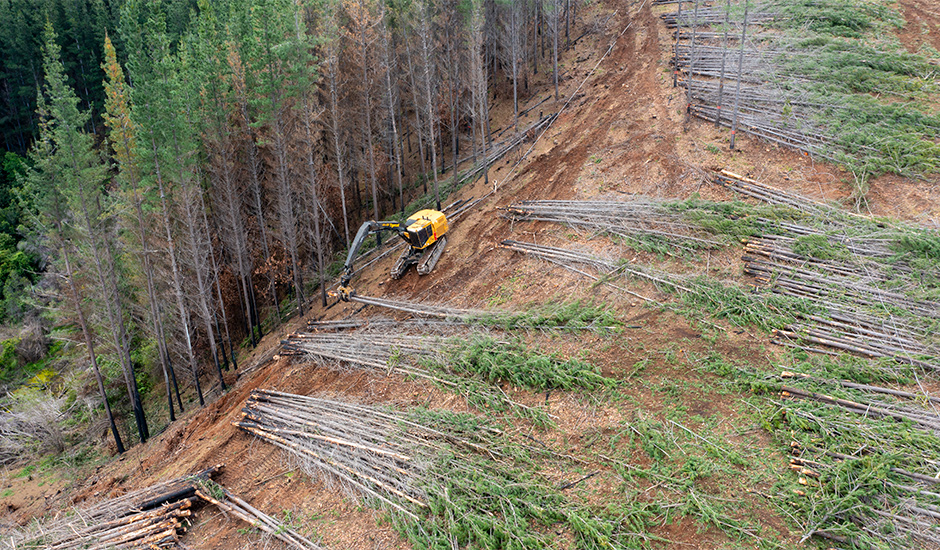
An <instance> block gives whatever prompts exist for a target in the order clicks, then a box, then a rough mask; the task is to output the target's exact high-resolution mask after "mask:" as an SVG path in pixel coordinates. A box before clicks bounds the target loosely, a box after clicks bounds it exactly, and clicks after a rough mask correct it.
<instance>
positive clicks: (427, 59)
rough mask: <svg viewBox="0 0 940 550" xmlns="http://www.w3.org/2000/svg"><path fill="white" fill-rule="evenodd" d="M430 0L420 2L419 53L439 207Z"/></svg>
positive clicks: (439, 194)
mask: <svg viewBox="0 0 940 550" xmlns="http://www.w3.org/2000/svg"><path fill="white" fill-rule="evenodd" d="M429 1H430V0H424V1H422V2H421V11H422V13H421V32H420V33H419V34H420V35H421V53H422V57H423V62H424V90H425V94H426V97H425V100H426V107H427V113H426V115H427V120H428V129H429V131H430V139H429V141H430V142H431V173H432V174H433V175H434V199H435V204H436V205H437V209H438V210H440V209H441V190H440V189H439V188H438V184H437V145H436V143H435V139H434V127H435V126H436V121H437V117H435V116H434V96H433V95H432V93H431V74H432V70H431V68H432V67H431V64H432V63H433V61H432V57H431V14H430V11H429V10H430V6H429V5H428V2H429Z"/></svg>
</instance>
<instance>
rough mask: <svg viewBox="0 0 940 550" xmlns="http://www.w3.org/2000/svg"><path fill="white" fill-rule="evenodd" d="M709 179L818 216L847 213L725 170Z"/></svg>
mask: <svg viewBox="0 0 940 550" xmlns="http://www.w3.org/2000/svg"><path fill="white" fill-rule="evenodd" d="M711 179H712V181H713V182H714V183H717V184H718V185H721V186H722V187H724V188H726V189H730V190H732V191H734V192H735V193H740V194H741V195H745V196H747V197H751V198H753V199H757V200H759V201H763V202H766V203H768V204H776V205H780V206H789V207H790V208H794V209H796V210H799V211H801V212H806V213H808V214H815V215H820V216H828V215H838V216H844V215H848V213H845V212H843V211H841V210H839V209H838V208H836V207H834V206H829V205H828V204H825V203H821V202H818V201H814V200H812V199H808V198H806V197H803V196H800V195H797V194H795V193H788V192H786V191H782V190H780V189H776V188H774V187H770V186H768V185H764V184H762V183H760V182H759V181H755V180H752V179H750V178H748V177H745V176H741V175H738V174H735V173H734V172H729V171H727V170H720V171H718V172H715V173H714V174H712V178H711Z"/></svg>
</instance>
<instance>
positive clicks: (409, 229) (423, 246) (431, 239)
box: [338, 210, 447, 302]
mask: <svg viewBox="0 0 940 550" xmlns="http://www.w3.org/2000/svg"><path fill="white" fill-rule="evenodd" d="M382 231H395V232H397V233H398V236H399V237H401V238H402V239H404V241H405V242H406V243H408V247H407V248H405V251H404V252H403V253H402V255H401V256H399V258H398V261H396V262H395V265H394V266H392V272H391V276H392V279H400V278H401V276H402V275H404V274H405V272H406V271H407V270H408V268H409V267H411V266H412V265H414V264H418V275H427V274H428V273H430V272H431V270H432V269H434V266H435V265H437V261H438V260H439V259H440V258H441V254H443V253H444V247H445V246H447V237H445V236H444V234H445V233H447V217H446V216H444V213H443V212H438V211H437V210H419V211H417V212H415V213H414V214H412V215H411V216H408V219H407V220H405V221H404V222H377V221H367V222H365V223H363V224H362V226H361V227H360V228H359V232H358V233H356V238H355V239H353V242H352V245H351V246H350V247H349V255H348V256H346V264H345V265H344V266H343V276H342V277H341V278H340V283H339V289H338V290H339V297H340V299H342V300H343V301H346V302H348V301H349V297H350V296H351V295H352V294H354V293H355V291H354V290H353V289H351V288H349V281H350V279H352V275H353V262H355V261H356V257H357V256H359V249H360V248H361V247H362V243H363V242H365V240H366V238H368V237H369V236H370V235H372V234H373V233H380V232H382Z"/></svg>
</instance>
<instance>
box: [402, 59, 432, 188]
mask: <svg viewBox="0 0 940 550" xmlns="http://www.w3.org/2000/svg"><path fill="white" fill-rule="evenodd" d="M405 56H406V57H407V58H408V77H409V79H410V80H411V94H412V97H413V101H414V105H415V123H416V124H417V126H418V131H417V134H418V156H419V157H420V158H421V173H422V174H424V176H425V177H424V192H425V193H427V192H428V178H427V174H428V167H427V163H426V161H425V154H424V140H423V134H424V124H423V123H422V121H421V110H422V108H421V107H420V105H421V103H422V101H421V100H420V99H419V98H418V86H417V85H416V83H415V68H414V63H412V59H411V52H410V50H409V49H408V48H405Z"/></svg>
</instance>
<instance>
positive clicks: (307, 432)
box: [235, 390, 485, 519]
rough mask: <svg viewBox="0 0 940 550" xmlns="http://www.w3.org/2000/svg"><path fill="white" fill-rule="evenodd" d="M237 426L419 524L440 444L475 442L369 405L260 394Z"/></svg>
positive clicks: (307, 469)
mask: <svg viewBox="0 0 940 550" xmlns="http://www.w3.org/2000/svg"><path fill="white" fill-rule="evenodd" d="M242 411H243V417H242V419H241V420H239V421H237V422H235V425H236V426H238V427H239V428H241V429H242V430H244V431H246V432H248V433H250V434H253V435H255V436H257V437H259V438H261V439H263V440H265V441H267V442H269V443H271V444H273V445H275V446H277V447H280V448H281V449H283V450H285V451H286V452H287V453H288V454H290V455H291V456H292V457H294V458H296V459H297V460H299V461H300V464H301V466H302V468H303V470H304V471H305V472H307V473H308V474H309V475H311V476H319V475H325V476H326V477H327V478H328V479H330V480H332V481H334V482H336V483H339V484H340V485H342V486H344V487H345V488H347V489H350V490H351V491H352V492H353V493H354V494H356V495H357V496H359V497H364V498H374V499H377V500H378V501H380V502H382V503H385V504H386V505H388V506H390V507H391V508H393V509H395V510H398V511H399V512H402V513H403V514H405V515H407V516H409V517H411V518H413V519H418V516H417V515H416V514H415V510H417V509H421V508H426V507H427V494H426V493H425V491H424V489H423V488H422V487H423V479H424V477H425V476H426V475H427V472H428V468H429V466H430V463H431V462H432V460H433V459H434V457H436V456H437V455H438V453H439V452H440V451H441V449H442V444H443V443H448V444H459V445H465V446H469V447H470V448H473V449H476V450H484V451H485V449H483V448H482V447H480V446H479V445H477V444H476V443H473V442H470V441H467V440H464V439H462V438H458V437H455V436H454V435H453V434H449V433H445V432H443V431H440V430H439V429H435V428H431V427H429V426H424V425H422V424H420V423H418V422H415V421H413V420H411V419H410V418H409V417H408V415H407V414H404V413H401V412H396V411H391V410H385V409H381V408H377V407H371V406H368V405H358V404H353V403H347V402H342V401H334V400H329V399H320V398H316V397H305V396H301V395H292V394H288V393H282V392H277V391H272V390H255V391H253V392H252V394H251V396H250V397H249V399H248V401H247V403H246V404H245V407H244V409H242Z"/></svg>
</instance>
